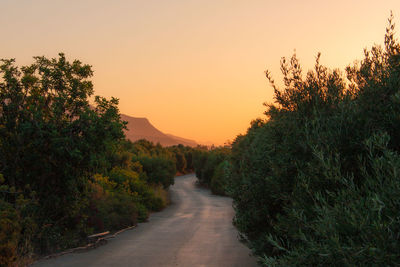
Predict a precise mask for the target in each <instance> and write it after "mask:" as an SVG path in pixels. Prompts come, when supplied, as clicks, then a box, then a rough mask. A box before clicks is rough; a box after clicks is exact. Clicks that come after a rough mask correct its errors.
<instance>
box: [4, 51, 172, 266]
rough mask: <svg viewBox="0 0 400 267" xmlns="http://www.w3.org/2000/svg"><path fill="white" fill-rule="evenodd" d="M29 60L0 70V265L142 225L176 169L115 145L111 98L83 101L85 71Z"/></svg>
mask: <svg viewBox="0 0 400 267" xmlns="http://www.w3.org/2000/svg"><path fill="white" fill-rule="evenodd" d="M34 59H35V62H34V63H33V64H31V65H29V66H24V67H21V68H18V67H16V66H15V60H13V59H11V60H2V61H1V62H2V63H1V65H0V75H1V78H0V171H1V173H2V174H0V265H15V264H20V265H25V263H23V262H21V260H22V259H23V258H24V257H30V256H32V254H33V253H39V254H41V253H51V252H55V251H58V250H60V249H63V248H67V247H72V246H76V245H80V244H83V243H84V242H86V236H87V235H88V234H91V233H93V232H94V231H102V230H117V229H120V228H122V227H126V226H130V225H133V224H135V223H136V222H137V221H144V220H146V219H147V217H148V214H149V212H150V211H158V210H161V209H162V208H164V207H165V206H166V205H167V203H168V196H167V192H166V190H165V189H166V188H168V186H169V185H170V184H173V177H174V175H175V172H176V170H175V166H176V162H175V157H174V156H173V154H171V153H170V152H169V151H168V150H167V149H165V148H163V147H161V146H160V145H154V144H152V143H151V142H147V141H140V142H136V143H131V142H129V141H124V140H123V139H124V134H123V131H122V130H123V129H124V127H125V122H122V121H121V119H120V114H119V111H118V107H117V105H118V100H117V99H114V98H112V99H111V100H106V99H104V98H102V97H99V96H96V97H94V98H92V102H93V103H91V104H89V99H90V97H92V95H93V85H92V83H91V81H90V80H89V78H90V77H91V76H92V74H93V72H92V70H91V67H90V66H89V65H84V64H82V63H81V62H80V61H77V60H75V61H73V62H72V63H71V62H69V61H67V59H66V58H65V56H64V54H59V57H58V58H55V59H47V58H45V57H35V58H34ZM139 158H140V159H143V160H142V162H141V161H140V160H138V159H139ZM142 163H143V164H142ZM3 175H4V176H3ZM160 185H162V186H163V188H162V187H161V186H160Z"/></svg>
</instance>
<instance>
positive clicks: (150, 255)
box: [33, 175, 256, 267]
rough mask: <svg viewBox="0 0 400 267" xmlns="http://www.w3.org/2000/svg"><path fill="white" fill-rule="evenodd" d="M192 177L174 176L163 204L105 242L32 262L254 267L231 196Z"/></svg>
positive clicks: (86, 264) (81, 264)
mask: <svg viewBox="0 0 400 267" xmlns="http://www.w3.org/2000/svg"><path fill="white" fill-rule="evenodd" d="M195 181H196V177H195V176H194V175H185V176H181V177H177V178H175V185H174V186H172V187H171V188H170V191H171V200H172V204H171V205H170V206H169V207H168V208H166V209H165V210H163V211H162V212H157V213H154V214H152V215H151V216H150V220H149V222H147V223H141V224H139V226H138V227H136V228H134V229H133V230H128V231H126V232H123V233H122V234H120V235H118V236H117V237H116V238H115V239H111V240H109V242H108V244H106V245H104V246H101V247H99V248H97V249H94V250H90V251H88V252H84V253H73V254H67V255H64V256H61V257H58V258H55V259H50V260H42V261H39V262H37V263H36V264H34V265H33V266H35V267H36V266H37V267H39V266H60V267H61V266H74V267H79V266H141V267H145V266H185V267H186V266H187V267H192V266H207V267H212V266H218V267H224V266H229V267H232V266H238V267H247V266H249V267H250V266H256V263H255V259H254V258H253V257H251V256H249V254H250V251H249V250H248V249H247V248H246V247H245V246H244V245H243V244H241V243H240V242H239V241H238V239H237V232H236V229H235V228H234V227H233V226H232V217H233V215H234V212H233V209H232V200H231V199H230V198H226V197H219V196H214V195H211V194H210V192H209V191H208V190H205V189H203V188H199V187H197V186H196V185H195Z"/></svg>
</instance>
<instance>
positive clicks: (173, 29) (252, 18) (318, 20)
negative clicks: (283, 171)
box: [0, 0, 400, 144]
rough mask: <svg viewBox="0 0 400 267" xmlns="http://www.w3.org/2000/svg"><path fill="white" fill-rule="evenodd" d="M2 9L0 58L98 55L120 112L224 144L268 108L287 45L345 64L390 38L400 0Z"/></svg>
mask: <svg viewBox="0 0 400 267" xmlns="http://www.w3.org/2000/svg"><path fill="white" fill-rule="evenodd" d="M0 10H1V16H0V25H1V27H0V36H1V41H0V58H16V59H17V63H18V64H28V63H31V62H32V56H37V55H45V56H48V57H56V56H57V53H58V52H64V53H66V55H67V57H68V58H69V59H71V60H72V59H80V60H81V61H83V62H84V63H88V64H90V65H92V66H93V69H94V72H95V75H94V77H93V81H94V85H95V93H96V94H98V95H102V96H106V97H110V96H114V97H117V98H119V99H120V110H121V112H122V113H125V114H127V115H131V116H135V117H147V118H148V119H149V120H150V121H151V122H152V123H153V125H154V126H156V127H157V128H158V129H160V130H161V131H163V132H166V133H171V134H174V135H178V136H181V137H185V138H191V139H194V140H197V141H199V142H204V141H212V142H214V143H216V144H223V143H224V142H225V141H226V140H233V139H234V138H235V136H236V135H237V134H239V133H244V132H245V131H246V129H247V127H248V126H249V123H250V121H251V120H252V119H255V118H256V117H260V116H262V112H263V111H264V107H263V106H262V103H263V102H265V101H268V102H271V101H272V88H271V87H270V86H269V85H268V83H267V81H266V79H265V77H264V71H265V70H266V69H269V70H271V71H272V74H273V76H274V77H275V80H279V78H280V77H281V76H280V71H279V61H280V58H281V57H282V56H291V54H292V53H293V51H294V49H296V52H297V55H298V57H299V58H300V60H301V62H302V63H303V69H308V68H310V67H312V65H313V62H314V59H315V56H316V54H317V52H319V51H320V52H322V60H321V62H322V63H323V64H325V65H327V66H328V67H331V68H342V69H343V67H344V66H346V65H348V64H350V63H352V62H353V60H355V59H361V57H362V50H363V48H365V47H368V48H369V47H371V46H372V45H373V44H374V43H378V44H381V43H382V42H383V36H384V32H385V26H386V22H387V20H386V19H387V18H388V16H389V13H390V10H392V11H393V13H394V15H395V22H397V23H398V22H399V17H400V1H399V0H390V1H389V0H388V1H384V0H382V1H375V0H355V1H351V0H347V1H346V0H343V1H342V0H340V1H321V0H319V1H309V0H301V1H300V0H296V1H294V0H292V1H290V0H288V1H272V0H263V1H262V0H242V1H239V0H197V1H194V0H179V1H178V0H168V1H167V0H158V1H155V0H143V1H128V0H126V1H122V0H114V1H105V0H80V1H75V0H69V1H64V0H57V1H54V0H29V1H28V0H0ZM399 27H400V25H399ZM398 29H399V28H398Z"/></svg>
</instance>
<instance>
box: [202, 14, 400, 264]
mask: <svg viewBox="0 0 400 267" xmlns="http://www.w3.org/2000/svg"><path fill="white" fill-rule="evenodd" d="M393 32H394V25H393V23H392V19H391V18H390V19H389V27H388V29H387V32H386V35H385V46H384V47H383V48H382V47H380V46H375V47H373V48H372V50H371V51H367V50H365V57H364V59H363V60H362V61H361V62H359V63H357V64H355V65H354V66H351V67H348V68H347V69H346V72H347V79H348V81H346V79H345V77H344V75H343V74H342V73H341V72H340V71H338V70H334V71H331V70H328V69H327V68H325V67H323V66H321V65H320V63H319V58H320V56H319V55H318V57H317V61H316V65H315V69H314V70H313V71H309V72H308V73H307V75H306V77H305V78H303V76H302V70H301V67H300V64H299V62H298V60H297V58H296V56H295V55H294V56H293V57H292V58H291V59H290V60H289V61H287V60H286V59H285V58H283V59H282V61H281V70H282V73H283V76H284V86H285V88H284V90H280V89H279V88H278V87H277V86H276V85H275V83H274V81H273V80H272V78H271V76H270V73H269V72H267V73H266V75H267V78H268V79H269V80H270V82H271V83H272V86H273V88H274V90H275V100H276V103H275V104H266V106H267V111H266V115H267V119H266V120H263V119H257V120H255V121H253V122H252V124H251V127H250V128H249V129H248V131H247V133H246V135H243V136H238V137H237V138H236V140H235V141H234V143H233V144H232V155H231V157H230V160H231V167H230V168H229V173H230V175H229V176H228V177H230V180H229V192H230V194H231V196H232V197H233V199H234V207H235V211H236V215H235V219H234V223H235V225H236V226H237V228H238V229H239V231H240V232H241V234H242V238H243V239H244V240H245V241H247V243H248V245H249V246H250V247H251V248H252V249H253V251H254V252H255V254H257V255H259V256H260V257H261V263H262V264H264V265H265V266H394V265H399V264H400V261H399V258H398V251H399V249H400V245H399V242H398V236H399V235H400V224H399V218H400V216H399V204H400V202H399V201H398V199H399V195H400V184H399V179H398V178H399V168H400V161H399V159H400V154H399V152H400V151H399V149H400V146H399V140H400V139H399V137H400V136H399V135H400V128H399V125H400V124H399V122H400V121H399V119H400V116H399V114H400V105H399V103H400V100H399V99H400V98H399V95H400V93H399V88H400V67H399V66H400V46H399V44H398V42H397V41H396V40H395V39H394V34H393ZM205 160H206V159H205V158H204V157H203V158H201V157H200V159H199V161H200V163H201V165H203V166H205V164H204V161H205ZM203 168H204V169H203V170H202V172H203V173H200V175H204V172H205V171H207V168H206V167H203Z"/></svg>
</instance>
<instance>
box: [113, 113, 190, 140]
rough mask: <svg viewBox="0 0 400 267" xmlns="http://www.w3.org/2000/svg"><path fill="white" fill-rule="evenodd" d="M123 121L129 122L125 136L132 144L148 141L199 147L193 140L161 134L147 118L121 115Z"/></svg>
mask: <svg viewBox="0 0 400 267" xmlns="http://www.w3.org/2000/svg"><path fill="white" fill-rule="evenodd" d="M121 119H122V120H124V121H127V122H128V125H127V128H128V130H125V135H126V138H127V139H129V140H131V141H132V142H134V141H137V140H139V139H146V140H148V141H151V142H154V143H160V144H161V145H163V146H173V145H178V144H182V145H185V146H192V147H194V146H197V143H196V142H195V141H193V140H190V139H186V138H182V137H178V136H175V135H172V134H165V133H163V132H161V131H160V130H158V129H157V128H156V127H154V126H153V125H152V124H151V123H150V121H149V120H148V119H147V118H136V117H131V116H128V115H125V114H121Z"/></svg>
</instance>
